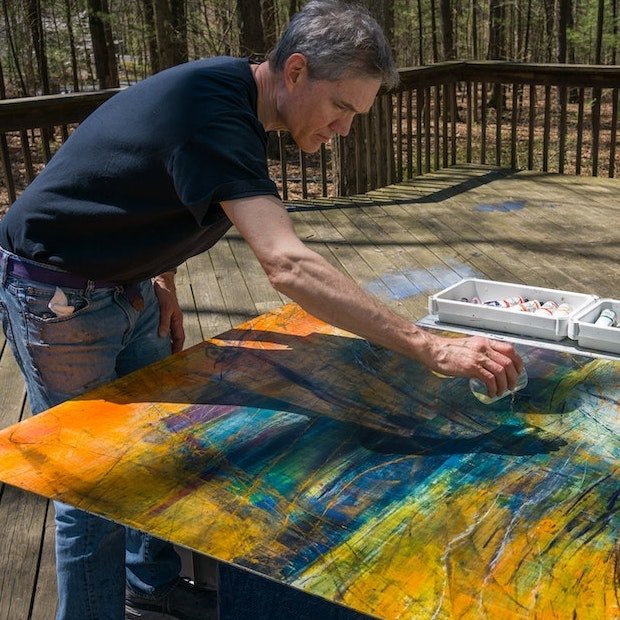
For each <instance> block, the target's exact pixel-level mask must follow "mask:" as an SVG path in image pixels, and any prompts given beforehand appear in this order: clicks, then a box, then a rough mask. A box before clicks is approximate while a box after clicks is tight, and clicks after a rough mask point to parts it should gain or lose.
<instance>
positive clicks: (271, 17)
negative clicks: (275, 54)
mask: <svg viewBox="0 0 620 620" xmlns="http://www.w3.org/2000/svg"><path fill="white" fill-rule="evenodd" d="M277 12H278V7H277V6H276V2H275V0H262V15H263V38H264V41H265V51H266V52H269V51H270V50H272V49H273V48H274V47H275V45H276V42H277V40H278V27H277V24H276V14H277Z"/></svg>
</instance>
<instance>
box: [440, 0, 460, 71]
mask: <svg viewBox="0 0 620 620" xmlns="http://www.w3.org/2000/svg"><path fill="white" fill-rule="evenodd" d="M439 10H440V12H441V38H442V43H443V60H454V59H455V58H456V49H455V45H454V24H453V23H452V2H450V0H440V2H439Z"/></svg>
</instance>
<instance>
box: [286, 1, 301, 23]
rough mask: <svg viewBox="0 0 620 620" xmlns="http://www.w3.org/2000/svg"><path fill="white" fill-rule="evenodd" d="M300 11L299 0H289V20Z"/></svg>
mask: <svg viewBox="0 0 620 620" xmlns="http://www.w3.org/2000/svg"><path fill="white" fill-rule="evenodd" d="M299 9H300V6H299V0H289V3H288V17H289V19H290V18H291V17H293V15H295V13H297V12H298V11H299Z"/></svg>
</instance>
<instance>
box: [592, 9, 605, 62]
mask: <svg viewBox="0 0 620 620" xmlns="http://www.w3.org/2000/svg"><path fill="white" fill-rule="evenodd" d="M604 15H605V0H598V15H597V19H596V43H595V45H594V64H595V65H600V64H602V63H603V17H604Z"/></svg>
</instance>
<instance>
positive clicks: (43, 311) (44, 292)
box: [19, 286, 89, 323]
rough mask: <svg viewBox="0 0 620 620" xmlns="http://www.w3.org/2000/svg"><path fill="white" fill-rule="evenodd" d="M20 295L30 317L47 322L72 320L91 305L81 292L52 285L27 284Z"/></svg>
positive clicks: (25, 311)
mask: <svg viewBox="0 0 620 620" xmlns="http://www.w3.org/2000/svg"><path fill="white" fill-rule="evenodd" d="M59 291H61V292H60V293H59ZM19 297H20V298H21V302H22V306H23V311H24V314H25V315H26V316H27V317H28V318H30V319H35V320H39V321H45V322H46V323H60V322H64V321H70V320H71V319H72V318H74V317H76V316H77V315H79V314H80V312H83V311H85V310H87V309H88V306H89V301H88V299H87V298H86V297H85V296H84V295H82V294H81V293H78V292H77V291H72V290H66V291H62V290H61V289H58V288H57V287H52V286H49V287H48V286H42V287H35V286H26V287H24V288H23V289H22V291H21V294H20V295H19ZM55 304H56V305H55Z"/></svg>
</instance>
